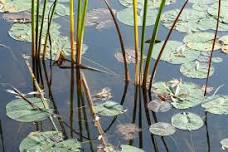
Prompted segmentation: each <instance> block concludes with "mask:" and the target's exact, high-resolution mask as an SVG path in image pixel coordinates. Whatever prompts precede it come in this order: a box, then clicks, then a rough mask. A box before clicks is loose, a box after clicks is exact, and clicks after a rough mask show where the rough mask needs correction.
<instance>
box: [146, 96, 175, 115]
mask: <svg viewBox="0 0 228 152" xmlns="http://www.w3.org/2000/svg"><path fill="white" fill-rule="evenodd" d="M147 107H148V109H149V110H151V111H153V112H166V111H169V110H170V109H171V108H172V106H171V104H170V103H169V102H167V101H162V100H158V99H155V100H152V101H150V102H149V103H148V105H147Z"/></svg>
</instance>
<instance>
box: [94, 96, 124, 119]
mask: <svg viewBox="0 0 228 152" xmlns="http://www.w3.org/2000/svg"><path fill="white" fill-rule="evenodd" d="M94 108H95V111H96V113H97V114H99V115H101V116H117V115H120V114H123V113H124V112H125V110H124V108H123V106H122V105H120V104H119V103H117V102H114V101H109V100H108V101H106V102H104V103H100V104H96V105H95V106H94Z"/></svg>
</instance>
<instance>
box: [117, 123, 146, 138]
mask: <svg viewBox="0 0 228 152" xmlns="http://www.w3.org/2000/svg"><path fill="white" fill-rule="evenodd" d="M140 131H141V129H140V128H139V127H138V126H137V125H135V124H119V125H117V132H118V133H119V134H120V135H121V137H122V138H123V139H125V140H131V139H134V138H136V137H137V135H138V133H139V132H140Z"/></svg>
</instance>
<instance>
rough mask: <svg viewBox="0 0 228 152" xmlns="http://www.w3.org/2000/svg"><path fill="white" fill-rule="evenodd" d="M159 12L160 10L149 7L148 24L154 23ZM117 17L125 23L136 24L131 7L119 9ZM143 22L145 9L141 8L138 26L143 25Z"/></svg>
mask: <svg viewBox="0 0 228 152" xmlns="http://www.w3.org/2000/svg"><path fill="white" fill-rule="evenodd" d="M157 12H158V11H157V10H155V9H148V13H147V21H146V26H150V25H154V23H155V20H156V17H157ZM117 19H118V20H119V21H120V22H121V23H123V24H126V25H129V26H134V14H133V8H131V7H129V8H125V9H123V10H120V11H118V12H117ZM142 24H143V10H140V11H139V12H138V26H142Z"/></svg>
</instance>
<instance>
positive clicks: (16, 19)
mask: <svg viewBox="0 0 228 152" xmlns="http://www.w3.org/2000/svg"><path fill="white" fill-rule="evenodd" d="M2 18H3V19H4V20H6V21H7V22H11V23H30V22H31V14H30V13H29V12H27V11H23V12H18V13H4V14H3V15H2Z"/></svg>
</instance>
